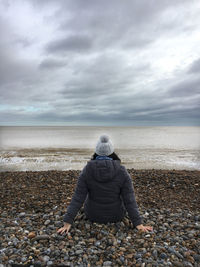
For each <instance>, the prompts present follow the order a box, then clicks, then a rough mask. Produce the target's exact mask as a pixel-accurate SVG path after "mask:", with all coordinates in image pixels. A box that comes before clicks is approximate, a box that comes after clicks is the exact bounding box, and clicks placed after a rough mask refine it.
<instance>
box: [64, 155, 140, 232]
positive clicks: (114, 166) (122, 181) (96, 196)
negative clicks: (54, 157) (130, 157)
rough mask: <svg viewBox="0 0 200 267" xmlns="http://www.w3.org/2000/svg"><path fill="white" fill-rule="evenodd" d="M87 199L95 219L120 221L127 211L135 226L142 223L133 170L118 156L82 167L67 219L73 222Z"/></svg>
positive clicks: (87, 210)
mask: <svg viewBox="0 0 200 267" xmlns="http://www.w3.org/2000/svg"><path fill="white" fill-rule="evenodd" d="M83 203H84V212H85V215H86V218H88V219H89V220H90V221H92V222H97V223H107V222H118V221H121V220H122V219H123V217H124V216H125V214H126V211H127V212H128V215H129V217H130V220H131V222H132V223H133V226H134V227H136V226H137V225H139V224H142V223H143V222H142V217H141V216H140V214H139V210H138V206H137V203H136V200H135V194H134V188H133V183H132V179H131V177H130V174H129V173H128V171H127V170H126V168H125V167H124V166H122V165H121V164H120V161H119V160H106V159H105V160H104V159H103V160H90V161H88V162H87V164H86V166H85V167H84V168H83V170H82V171H81V173H80V175H79V177H78V181H77V184H76V189H75V192H74V194H73V196H72V200H71V202H70V204H69V206H68V207H67V211H66V213H65V215H64V219H63V221H64V222H67V223H70V224H72V222H73V221H74V218H75V217H76V215H77V213H78V211H79V210H80V208H81V207H82V205H83Z"/></svg>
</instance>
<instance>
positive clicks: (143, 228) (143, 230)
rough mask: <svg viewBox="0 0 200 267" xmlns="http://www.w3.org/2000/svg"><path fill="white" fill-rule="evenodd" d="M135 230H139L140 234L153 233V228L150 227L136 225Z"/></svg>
mask: <svg viewBox="0 0 200 267" xmlns="http://www.w3.org/2000/svg"><path fill="white" fill-rule="evenodd" d="M136 228H137V229H138V230H141V231H142V232H148V231H153V227H152V226H148V225H146V226H144V225H143V224H139V225H137V226H136Z"/></svg>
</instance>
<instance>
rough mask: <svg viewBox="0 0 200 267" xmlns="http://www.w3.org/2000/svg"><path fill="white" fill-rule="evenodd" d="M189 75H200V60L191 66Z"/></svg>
mask: <svg viewBox="0 0 200 267" xmlns="http://www.w3.org/2000/svg"><path fill="white" fill-rule="evenodd" d="M188 73H197V74H198V73H199V74H200V58H199V59H197V60H195V61H194V62H193V63H192V64H191V66H190V68H189V70H188Z"/></svg>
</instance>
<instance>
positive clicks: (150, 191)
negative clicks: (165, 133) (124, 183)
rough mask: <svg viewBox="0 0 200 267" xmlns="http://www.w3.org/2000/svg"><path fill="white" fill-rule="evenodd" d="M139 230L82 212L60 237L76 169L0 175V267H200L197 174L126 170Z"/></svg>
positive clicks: (199, 182)
mask: <svg viewBox="0 0 200 267" xmlns="http://www.w3.org/2000/svg"><path fill="white" fill-rule="evenodd" d="M128 172H129V173H130V175H131V177H132V180H133V186H134V191H135V196H136V200H137V203H138V207H139V211H140V214H141V216H142V217H143V221H144V225H151V226H152V227H153V231H152V232H146V233H145V232H140V231H138V230H137V229H136V228H134V227H133V226H132V223H131V221H130V220H129V217H128V214H127V215H126V216H125V218H124V219H123V220H122V221H121V222H117V223H107V224H98V223H92V222H90V221H89V220H88V219H86V217H85V214H84V211H83V207H82V208H81V209H80V211H79V212H78V214H77V216H76V218H75V220H74V222H73V224H72V226H71V228H70V231H69V233H68V234H65V235H61V234H58V233H57V230H58V229H59V228H60V227H62V226H63V216H64V214H65V212H66V209H67V206H68V204H69V203H70V201H71V197H72V195H73V192H74V189H75V186H76V182H77V178H78V176H79V174H80V171H79V170H69V171H40V172H37V171H36V172H33V171H25V172H1V173H0V192H1V194H0V198H1V201H0V212H1V218H0V267H4V266H9V267H14V266H30V267H40V266H70V267H76V266H81V267H100V266H138V267H139V266H141V267H153V266H155V267H156V266H177V267H182V266H183V267H192V266H194V267H199V266H200V171H184V170H183V171H181V170H155V169H152V170H135V169H128Z"/></svg>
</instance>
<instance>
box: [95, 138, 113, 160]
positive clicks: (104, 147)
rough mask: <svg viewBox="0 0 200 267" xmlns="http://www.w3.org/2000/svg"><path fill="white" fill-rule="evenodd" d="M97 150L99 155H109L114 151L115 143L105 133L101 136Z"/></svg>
mask: <svg viewBox="0 0 200 267" xmlns="http://www.w3.org/2000/svg"><path fill="white" fill-rule="evenodd" d="M95 152H96V154H98V155H99V156H109V155H111V154H112V153H113V152H114V148H113V145H112V143H111V141H110V140H109V137H108V136H107V135H105V134H104V135H101V136H100V138H99V141H98V142H97V145H96V149H95Z"/></svg>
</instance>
